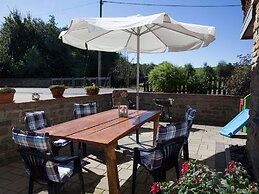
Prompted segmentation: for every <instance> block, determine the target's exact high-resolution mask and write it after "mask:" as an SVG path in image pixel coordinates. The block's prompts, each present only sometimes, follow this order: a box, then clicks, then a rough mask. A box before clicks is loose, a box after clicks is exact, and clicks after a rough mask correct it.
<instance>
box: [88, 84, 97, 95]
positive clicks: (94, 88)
mask: <svg viewBox="0 0 259 194" xmlns="http://www.w3.org/2000/svg"><path fill="white" fill-rule="evenodd" d="M85 90H86V93H87V94H88V95H97V94H98V93H99V91H100V88H99V87H98V86H95V84H93V85H92V86H86V87H85Z"/></svg>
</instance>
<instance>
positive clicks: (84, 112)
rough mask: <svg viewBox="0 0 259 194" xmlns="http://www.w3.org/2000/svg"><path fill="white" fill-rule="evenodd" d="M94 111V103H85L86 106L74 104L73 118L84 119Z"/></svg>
mask: <svg viewBox="0 0 259 194" xmlns="http://www.w3.org/2000/svg"><path fill="white" fill-rule="evenodd" d="M96 112H97V110H96V102H93V103H87V104H76V103H75V104H74V118H75V119H78V118H81V117H85V116H88V115H92V114H95V113H96Z"/></svg>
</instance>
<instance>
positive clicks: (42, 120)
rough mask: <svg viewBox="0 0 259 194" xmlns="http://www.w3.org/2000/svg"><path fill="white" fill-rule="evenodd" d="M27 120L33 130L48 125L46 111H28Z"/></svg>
mask: <svg viewBox="0 0 259 194" xmlns="http://www.w3.org/2000/svg"><path fill="white" fill-rule="evenodd" d="M25 122H26V123H27V125H28V127H29V129H30V130H31V131H35V130H38V129H42V128H45V127H48V123H47V119H46V116H45V113H44V111H35V112H26V113H25Z"/></svg>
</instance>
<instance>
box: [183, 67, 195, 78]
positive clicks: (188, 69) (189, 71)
mask: <svg viewBox="0 0 259 194" xmlns="http://www.w3.org/2000/svg"><path fill="white" fill-rule="evenodd" d="M184 68H185V70H186V73H187V77H188V78H190V77H193V76H194V75H195V72H196V71H195V69H194V68H193V66H192V64H191V63H188V64H185V65H184Z"/></svg>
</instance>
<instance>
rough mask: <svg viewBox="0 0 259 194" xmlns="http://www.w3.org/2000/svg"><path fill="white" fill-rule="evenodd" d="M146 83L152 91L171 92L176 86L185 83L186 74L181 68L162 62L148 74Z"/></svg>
mask: <svg viewBox="0 0 259 194" xmlns="http://www.w3.org/2000/svg"><path fill="white" fill-rule="evenodd" d="M148 81H149V83H150V85H151V87H152V88H153V90H154V91H158V92H173V91H176V90H177V88H176V87H177V86H178V85H181V84H184V83H185V81H186V73H185V71H184V69H183V68H182V67H177V66H175V65H173V64H171V63H169V62H163V63H161V64H159V65H158V66H155V67H154V68H153V69H152V70H151V71H150V72H149V74H148Z"/></svg>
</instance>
